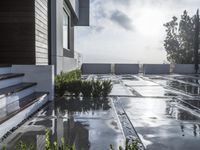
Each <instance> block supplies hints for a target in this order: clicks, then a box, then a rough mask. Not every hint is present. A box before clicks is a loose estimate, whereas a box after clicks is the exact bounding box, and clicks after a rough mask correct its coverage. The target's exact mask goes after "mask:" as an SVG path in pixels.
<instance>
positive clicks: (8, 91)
mask: <svg viewBox="0 0 200 150" xmlns="http://www.w3.org/2000/svg"><path fill="white" fill-rule="evenodd" d="M36 85H37V83H20V84H17V85H13V86H9V87H6V88H2V89H0V108H3V107H5V106H6V105H8V104H10V103H12V102H15V101H17V100H19V99H21V98H23V97H26V96H28V95H30V94H32V93H33V92H34V91H35V86H36Z"/></svg>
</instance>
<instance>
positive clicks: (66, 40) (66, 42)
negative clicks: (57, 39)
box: [63, 10, 69, 49]
mask: <svg viewBox="0 0 200 150" xmlns="http://www.w3.org/2000/svg"><path fill="white" fill-rule="evenodd" d="M63 48H64V49H69V16H68V14H67V12H66V11H65V10H63Z"/></svg>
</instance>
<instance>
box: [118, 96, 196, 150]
mask: <svg viewBox="0 0 200 150" xmlns="http://www.w3.org/2000/svg"><path fill="white" fill-rule="evenodd" d="M120 102H121V103H122V106H123V107H124V109H125V112H126V113H127V115H128V117H129V119H130V120H131V122H132V124H133V126H134V128H135V129H136V132H137V133H138V135H139V137H140V138H141V140H142V142H143V144H144V145H145V147H146V149H147V150H189V149H191V150H199V147H200V142H199V140H200V118H199V114H198V113H196V112H194V111H193V110H191V109H189V108H187V107H184V106H182V105H180V102H177V101H174V100H173V99H159V98H120Z"/></svg>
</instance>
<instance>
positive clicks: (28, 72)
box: [11, 65, 54, 100]
mask: <svg viewBox="0 0 200 150" xmlns="http://www.w3.org/2000/svg"><path fill="white" fill-rule="evenodd" d="M11 72H12V73H24V74H25V76H24V77H23V82H36V83H37V87H36V91H42V92H49V100H53V99H54V66H51V65H44V66H36V65H13V66H12V68H11Z"/></svg>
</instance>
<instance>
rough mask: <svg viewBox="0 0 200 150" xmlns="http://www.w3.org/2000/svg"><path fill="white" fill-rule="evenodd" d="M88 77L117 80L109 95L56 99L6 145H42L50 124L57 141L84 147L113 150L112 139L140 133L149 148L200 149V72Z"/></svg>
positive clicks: (117, 142)
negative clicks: (96, 99) (97, 100)
mask: <svg viewBox="0 0 200 150" xmlns="http://www.w3.org/2000/svg"><path fill="white" fill-rule="evenodd" d="M84 79H88V80H91V79H101V80H104V79H111V80H112V81H113V84H114V85H113V90H112V92H111V94H110V98H109V100H108V101H104V102H100V103H97V104H94V103H91V102H87V103H85V102H83V101H80V100H74V99H73V100H67V99H65V100H61V101H58V102H57V103H55V104H52V103H50V104H48V106H47V107H45V108H43V109H42V110H41V111H40V112H39V113H37V114H36V115H35V116H34V117H33V118H32V119H30V120H29V121H27V122H26V123H25V124H24V125H23V126H21V127H20V128H19V129H17V130H16V131H15V132H14V133H13V134H11V135H10V136H9V137H8V138H7V139H6V140H5V141H4V142H3V144H8V146H9V147H10V149H12V147H13V145H14V144H16V143H17V142H18V141H19V140H25V141H26V142H28V143H31V142H33V144H35V145H37V147H38V148H40V149H41V148H42V147H44V142H43V141H44V140H42V139H44V135H45V134H44V131H45V128H47V127H48V128H50V129H51V139H52V140H56V139H58V140H57V141H58V143H60V140H59V139H60V138H61V137H65V139H66V142H67V143H69V144H75V145H76V147H77V149H78V150H79V149H80V150H82V149H83V150H89V149H90V150H94V149H101V150H107V149H108V147H109V144H113V146H114V147H118V146H119V145H123V142H124V139H125V138H124V135H125V136H126V138H134V137H136V138H139V139H140V140H141V142H142V146H143V147H144V148H145V149H148V150H189V149H190V150H199V149H200V142H199V141H200V97H199V96H200V89H199V87H200V85H199V81H200V77H193V76H192V75H184V76H183V75H151V76H141V75H124V76H114V75H99V76H97V75H89V76H84ZM113 102H114V103H113ZM113 104H114V105H113ZM116 104H117V105H116ZM124 116H125V117H124ZM127 120H128V121H127Z"/></svg>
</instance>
